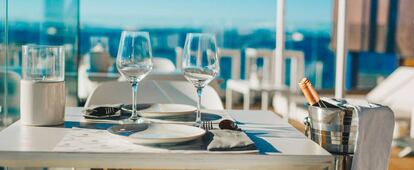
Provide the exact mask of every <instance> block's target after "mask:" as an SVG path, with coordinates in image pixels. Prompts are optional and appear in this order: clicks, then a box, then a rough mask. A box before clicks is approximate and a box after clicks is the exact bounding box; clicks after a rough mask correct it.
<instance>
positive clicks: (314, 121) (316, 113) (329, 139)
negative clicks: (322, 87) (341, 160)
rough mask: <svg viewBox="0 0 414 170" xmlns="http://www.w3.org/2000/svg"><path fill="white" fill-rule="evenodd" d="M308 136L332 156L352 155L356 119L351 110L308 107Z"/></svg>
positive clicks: (356, 124)
mask: <svg viewBox="0 0 414 170" xmlns="http://www.w3.org/2000/svg"><path fill="white" fill-rule="evenodd" d="M308 109H309V120H308V122H309V123H308V125H309V128H308V132H307V133H308V134H309V135H310V137H311V139H312V140H313V141H315V142H316V143H318V144H319V145H321V146H322V147H323V148H325V149H326V150H327V151H328V152H330V153H333V154H341V155H342V154H353V153H354V149H355V144H356V133H357V126H358V117H357V115H356V114H355V113H354V111H353V109H351V108H349V109H348V108H347V109H340V108H322V107H315V106H309V108H308Z"/></svg>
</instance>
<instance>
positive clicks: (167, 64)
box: [152, 57, 175, 72]
mask: <svg viewBox="0 0 414 170" xmlns="http://www.w3.org/2000/svg"><path fill="white" fill-rule="evenodd" d="M152 61H153V63H154V67H153V70H156V71H158V72H173V71H175V66H174V63H173V62H172V61H171V60H169V59H167V58H160V57H153V58H152Z"/></svg>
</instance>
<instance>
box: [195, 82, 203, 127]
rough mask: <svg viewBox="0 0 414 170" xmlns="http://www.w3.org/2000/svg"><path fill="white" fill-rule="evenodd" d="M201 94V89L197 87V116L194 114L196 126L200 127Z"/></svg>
mask: <svg viewBox="0 0 414 170" xmlns="http://www.w3.org/2000/svg"><path fill="white" fill-rule="evenodd" d="M202 92H203V88H201V87H198V88H197V96H198V101H197V114H196V122H195V123H196V125H201V94H202Z"/></svg>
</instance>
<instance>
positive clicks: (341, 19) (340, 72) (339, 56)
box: [335, 0, 348, 98]
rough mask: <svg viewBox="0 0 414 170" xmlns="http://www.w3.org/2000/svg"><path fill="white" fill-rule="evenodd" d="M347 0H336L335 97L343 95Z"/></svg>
mask: <svg viewBox="0 0 414 170" xmlns="http://www.w3.org/2000/svg"><path fill="white" fill-rule="evenodd" d="M346 9H347V0H338V19H337V22H338V23H337V38H336V70H335V98H343V97H344V96H345V65H346V62H345V61H346V60H345V59H346V54H347V51H348V49H347V37H346V36H347V35H346V34H347V21H346Z"/></svg>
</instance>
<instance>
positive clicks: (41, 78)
mask: <svg viewBox="0 0 414 170" xmlns="http://www.w3.org/2000/svg"><path fill="white" fill-rule="evenodd" d="M22 53H23V63H22V69H23V70H22V76H23V79H22V80H21V82H20V119H21V123H22V124H23V125H29V126H53V125H60V124H63V122H64V113H65V101H66V100H65V97H66V96H65V81H64V72H65V67H64V61H65V58H64V49H63V47H62V46H45V45H25V46H23V48H22Z"/></svg>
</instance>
